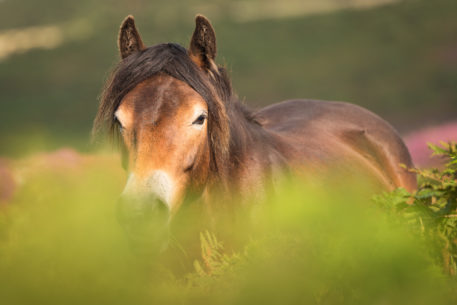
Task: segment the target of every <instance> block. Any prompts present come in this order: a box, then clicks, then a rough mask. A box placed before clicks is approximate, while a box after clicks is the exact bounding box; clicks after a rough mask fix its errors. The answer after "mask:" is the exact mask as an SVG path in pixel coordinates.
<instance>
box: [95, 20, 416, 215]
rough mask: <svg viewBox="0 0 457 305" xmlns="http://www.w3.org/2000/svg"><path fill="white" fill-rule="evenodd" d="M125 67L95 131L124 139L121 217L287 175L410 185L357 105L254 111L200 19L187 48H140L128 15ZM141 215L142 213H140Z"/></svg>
mask: <svg viewBox="0 0 457 305" xmlns="http://www.w3.org/2000/svg"><path fill="white" fill-rule="evenodd" d="M119 49H120V53H121V57H122V61H121V62H120V63H119V65H118V66H117V68H116V69H115V70H114V72H113V74H112V77H111V79H110V80H109V81H108V82H107V84H106V87H105V90H104V92H103V96H102V99H101V103H100V107H99V110H98V113H97V116H96V119H95V123H94V132H95V133H100V132H103V131H105V132H108V131H110V132H111V133H112V134H113V135H117V136H119V137H120V138H121V139H122V140H121V142H122V146H123V147H122V151H123V155H124V158H123V160H124V164H125V165H126V167H127V168H128V172H129V178H128V181H127V184H126V186H125V190H124V192H123V195H122V198H123V200H122V201H121V210H122V211H123V213H122V214H124V215H128V216H129V217H127V219H135V218H136V217H143V216H144V214H145V213H146V211H149V212H150V211H162V212H163V214H165V215H167V217H164V219H167V220H164V222H167V221H168V219H169V218H170V216H171V215H174V214H175V213H176V212H177V211H178V209H179V208H180V206H181V204H182V203H183V201H184V199H189V198H192V199H195V198H196V197H197V198H203V202H206V203H207V204H208V206H211V205H213V206H214V207H213V209H215V208H216V206H217V204H218V201H217V200H208V198H209V197H208V196H211V194H212V193H213V191H214V190H215V189H217V190H218V191H222V192H225V193H229V194H230V193H238V194H239V193H247V192H249V193H251V194H252V193H253V192H254V193H262V190H265V188H266V187H267V186H268V185H269V183H270V182H271V181H272V180H273V179H275V178H276V177H278V174H279V173H282V172H284V171H285V170H286V171H288V170H293V171H304V172H308V173H313V174H317V173H319V172H338V173H343V176H362V175H363V176H366V177H369V178H370V179H371V180H372V181H375V183H376V184H378V185H379V186H381V188H383V189H386V190H391V189H393V188H397V187H404V188H406V189H408V190H412V189H414V188H415V187H416V178H415V176H414V175H413V174H411V173H409V172H408V171H407V170H405V169H403V168H402V167H401V166H400V164H405V165H406V166H407V167H411V166H412V162H411V158H410V155H409V152H408V150H407V148H406V147H405V145H404V143H403V141H402V139H401V138H400V137H399V135H398V134H397V132H396V131H395V130H394V129H393V128H392V126H390V125H389V124H388V123H387V122H386V121H384V120H383V119H381V118H380V117H378V116H377V115H375V114H373V113H371V112H370V111H368V110H366V109H363V108H361V107H358V106H355V105H352V104H347V103H342V102H325V101H316V100H289V101H285V102H281V103H278V104H274V105H271V106H268V107H266V108H263V109H261V110H259V111H252V110H250V109H249V108H248V107H246V106H245V105H243V104H242V103H240V102H239V100H238V99H237V97H236V95H235V94H234V93H233V91H232V87H231V82H230V79H229V77H228V75H227V72H226V70H225V69H224V68H222V67H219V66H217V65H216V63H215V57H216V37H215V33H214V30H213V28H212V26H211V24H210V23H209V21H208V20H207V19H206V18H205V17H203V16H197V17H196V28H195V31H194V33H193V36H192V39H191V42H190V47H189V48H188V49H185V48H183V47H182V46H180V45H177V44H174V43H165V44H158V45H155V46H152V47H145V45H144V44H143V41H142V39H141V37H140V35H139V33H138V31H137V29H136V27H135V23H134V19H133V17H132V16H128V17H127V18H126V19H125V20H124V21H123V23H122V25H121V28H120V33H119ZM142 215H143V216H142Z"/></svg>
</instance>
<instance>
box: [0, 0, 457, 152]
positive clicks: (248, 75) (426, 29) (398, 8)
mask: <svg viewBox="0 0 457 305" xmlns="http://www.w3.org/2000/svg"><path fill="white" fill-rule="evenodd" d="M197 13H202V14H204V15H206V16H207V17H208V18H209V19H210V20H211V21H212V23H213V25H214V27H215V30H216V34H217V39H218V59H217V60H218V63H219V64H223V65H226V66H227V67H228V68H229V70H230V71H231V75H232V80H233V84H234V88H235V89H236V91H237V93H238V95H239V96H240V99H242V100H244V101H246V102H247V103H248V104H249V105H251V106H253V107H261V106H264V105H268V104H271V103H275V102H278V101H281V100H284V99H290V98H314V99H324V100H340V101H348V102H352V103H355V104H358V105H361V106H364V107H366V108H368V109H370V110H372V111H374V112H375V113H377V114H379V115H380V116H382V117H383V118H385V119H387V120H388V121H389V122H391V123H392V124H393V125H394V126H395V127H396V128H397V129H398V130H399V131H400V133H401V134H402V135H405V136H408V135H411V134H414V132H415V131H417V130H420V129H423V128H426V127H428V126H436V125H441V124H447V126H448V127H449V126H451V127H449V128H448V131H447V132H448V133H449V134H451V135H452V134H457V131H456V130H457V128H454V127H455V125H452V124H451V123H449V122H453V121H454V120H456V119H457V1H455V0H435V1H428V0H319V1H302V0H301V1H300V0H287V1H284V0H236V1H229V0H215V1H203V0H200V1H199V0H190V1H186V2H185V4H183V2H182V1H177V0H168V1H154V0H149V1H146V0H129V1H123V0H110V1H90V0H80V1H60V0H59V1H58V0H41V1H33V0H0V103H1V108H0V109H1V110H0V155H2V156H7V157H8V156H21V155H24V154H28V153H30V152H31V151H36V150H41V151H49V150H54V149H56V148H58V147H62V146H66V147H68V146H70V147H74V148H76V149H77V150H79V151H83V152H84V151H89V150H90V149H91V146H90V144H89V139H90V129H91V124H92V120H93V117H94V115H95V112H96V109H97V105H98V95H99V93H100V91H101V89H102V87H103V84H104V81H105V79H106V78H107V76H108V75H109V72H110V70H111V69H112V68H113V66H114V65H115V64H116V63H117V62H118V59H119V57H118V51H117V45H116V43H117V35H118V28H119V25H120V23H121V21H122V20H123V18H124V17H125V16H126V15H128V14H133V15H134V16H135V18H136V22H137V26H138V28H139V30H140V32H141V34H142V36H143V40H144V41H145V43H146V44H147V45H152V44H156V43H159V42H170V41H171V42H178V43H180V44H182V45H184V46H187V44H188V42H189V39H190V37H191V34H192V31H193V28H194V17H195V15H196V14H197ZM449 124H451V125H449ZM435 134H436V133H435ZM437 135H438V136H440V135H443V133H442V132H438V133H437ZM433 136H436V135H429V137H433ZM441 140H446V139H441Z"/></svg>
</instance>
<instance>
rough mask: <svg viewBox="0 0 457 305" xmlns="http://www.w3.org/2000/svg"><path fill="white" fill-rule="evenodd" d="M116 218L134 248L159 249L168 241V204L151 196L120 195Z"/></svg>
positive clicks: (140, 249)
mask: <svg viewBox="0 0 457 305" xmlns="http://www.w3.org/2000/svg"><path fill="white" fill-rule="evenodd" d="M117 218H118V221H119V223H120V224H121V226H122V227H123V228H124V230H125V232H126V234H127V237H128V239H129V242H130V243H131V245H132V247H133V248H134V249H135V250H139V251H142V252H144V251H145V250H147V249H149V250H153V249H155V251H157V250H158V251H160V250H163V249H164V247H166V244H167V243H168V222H169V218H170V213H169V209H168V206H167V205H166V204H165V203H164V202H163V201H162V200H160V199H158V198H156V197H153V196H142V197H139V198H138V197H131V196H127V195H122V196H121V197H120V198H119V200H118V203H117Z"/></svg>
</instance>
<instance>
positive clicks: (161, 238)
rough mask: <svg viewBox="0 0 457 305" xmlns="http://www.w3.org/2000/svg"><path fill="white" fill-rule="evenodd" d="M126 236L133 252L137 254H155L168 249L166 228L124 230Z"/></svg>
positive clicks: (168, 239)
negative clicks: (139, 230) (156, 229)
mask: <svg viewBox="0 0 457 305" xmlns="http://www.w3.org/2000/svg"><path fill="white" fill-rule="evenodd" d="M126 237H127V240H128V242H129V245H130V248H131V250H132V252H133V253H135V254H139V255H143V254H144V255H157V254H160V253H162V252H164V251H165V250H167V249H168V245H169V241H170V238H169V234H168V228H164V230H159V231H146V232H128V231H127V232H126Z"/></svg>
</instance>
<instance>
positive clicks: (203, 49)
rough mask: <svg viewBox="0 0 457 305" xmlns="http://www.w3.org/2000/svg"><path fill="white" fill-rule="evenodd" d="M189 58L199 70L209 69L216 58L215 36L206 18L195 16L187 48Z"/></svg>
mask: <svg viewBox="0 0 457 305" xmlns="http://www.w3.org/2000/svg"><path fill="white" fill-rule="evenodd" d="M189 56H190V58H191V59H192V60H193V61H194V62H195V63H196V64H197V65H198V66H200V67H201V68H203V69H205V70H206V69H209V68H210V67H211V65H214V59H215V58H216V34H215V33H214V29H213V27H212V26H211V23H210V22H209V20H208V19H206V17H204V16H202V15H197V17H196V18H195V30H194V34H193V35H192V39H191V41H190V47H189Z"/></svg>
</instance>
